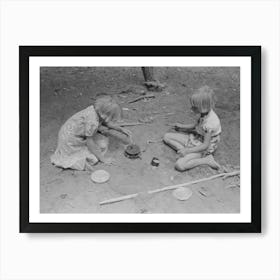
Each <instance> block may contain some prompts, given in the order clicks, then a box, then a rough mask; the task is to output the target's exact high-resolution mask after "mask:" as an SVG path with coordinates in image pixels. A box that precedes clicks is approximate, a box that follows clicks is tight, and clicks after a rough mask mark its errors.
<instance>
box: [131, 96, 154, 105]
mask: <svg viewBox="0 0 280 280" xmlns="http://www.w3.org/2000/svg"><path fill="white" fill-rule="evenodd" d="M145 98H155V95H154V94H146V95H141V96H139V97H137V98H135V99H132V100H130V101H129V102H128V103H134V102H137V101H139V100H142V99H145Z"/></svg>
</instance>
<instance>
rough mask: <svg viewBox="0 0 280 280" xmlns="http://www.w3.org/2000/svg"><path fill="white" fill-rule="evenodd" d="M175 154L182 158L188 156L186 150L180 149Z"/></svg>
mask: <svg viewBox="0 0 280 280" xmlns="http://www.w3.org/2000/svg"><path fill="white" fill-rule="evenodd" d="M177 154H178V155H179V156H180V157H184V156H185V155H186V154H188V150H187V149H184V148H182V149H180V150H178V151H177Z"/></svg>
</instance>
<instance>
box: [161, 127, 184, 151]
mask: <svg viewBox="0 0 280 280" xmlns="http://www.w3.org/2000/svg"><path fill="white" fill-rule="evenodd" d="M187 141H188V135H187V134H181V133H170V132H169V133H165V135H164V136H163V142H164V143H165V144H167V145H168V146H170V147H171V148H172V149H174V150H175V151H176V152H177V151H178V150H180V149H182V148H184V147H185V144H186V143H187Z"/></svg>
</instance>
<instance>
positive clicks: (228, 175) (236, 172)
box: [99, 170, 240, 205]
mask: <svg viewBox="0 0 280 280" xmlns="http://www.w3.org/2000/svg"><path fill="white" fill-rule="evenodd" d="M239 174H240V171H239V170H238V171H233V172H230V173H221V174H217V175H214V176H211V177H208V178H203V179H199V180H196V181H191V182H187V183H182V184H178V185H172V186H167V187H163V188H160V189H155V190H151V191H148V194H153V193H158V192H164V191H169V190H173V189H177V188H179V187H185V186H189V185H193V184H197V183H201V182H205V181H210V180H214V179H216V178H219V177H223V178H228V177H232V176H236V175H239ZM138 195H139V193H134V194H129V195H125V196H119V197H116V198H111V199H108V200H104V201H101V202H99V204H100V205H104V204H110V203H114V202H119V201H123V200H127V199H131V198H134V197H137V196H138Z"/></svg>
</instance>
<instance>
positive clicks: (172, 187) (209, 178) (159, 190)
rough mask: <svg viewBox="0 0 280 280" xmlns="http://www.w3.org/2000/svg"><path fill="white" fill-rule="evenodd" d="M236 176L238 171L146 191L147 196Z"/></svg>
mask: <svg viewBox="0 0 280 280" xmlns="http://www.w3.org/2000/svg"><path fill="white" fill-rule="evenodd" d="M238 174H240V171H239V170H238V171H234V172H231V173H221V174H217V175H214V176H211V177H208V178H203V179H199V180H195V181H191V182H187V183H182V184H178V185H173V186H167V187H163V188H160V189H155V190H151V191H148V194H153V193H158V192H164V191H169V190H174V189H177V188H180V187H186V186H189V185H194V184H197V183H201V182H205V181H209V180H214V179H216V178H219V177H227V178H228V177H231V176H236V175H238Z"/></svg>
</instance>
